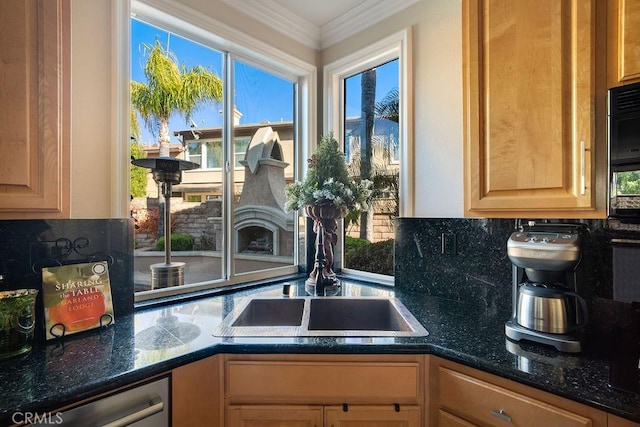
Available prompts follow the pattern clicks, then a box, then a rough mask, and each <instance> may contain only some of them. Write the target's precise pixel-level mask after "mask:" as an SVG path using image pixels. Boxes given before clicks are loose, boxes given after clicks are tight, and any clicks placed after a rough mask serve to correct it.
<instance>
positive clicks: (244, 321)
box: [231, 299, 304, 326]
mask: <svg viewBox="0 0 640 427" xmlns="http://www.w3.org/2000/svg"><path fill="white" fill-rule="evenodd" d="M303 313H304V300H303V299H253V300H250V301H249V303H248V304H247V305H246V307H245V308H244V310H242V312H241V313H240V315H239V316H238V317H237V318H236V319H235V320H234V322H233V323H232V324H231V326H300V325H302V315H303Z"/></svg>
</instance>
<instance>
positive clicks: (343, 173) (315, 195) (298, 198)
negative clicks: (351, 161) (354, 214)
mask: <svg viewBox="0 0 640 427" xmlns="http://www.w3.org/2000/svg"><path fill="white" fill-rule="evenodd" d="M372 188H373V183H372V182H371V181H370V180H368V179H363V180H360V181H359V182H357V181H356V180H354V179H353V178H352V177H350V176H349V174H348V172H347V168H346V165H345V163H344V155H343V154H342V153H341V152H340V149H339V147H338V142H337V141H336V140H335V139H334V138H333V136H332V135H329V136H325V137H323V138H322V140H321V141H320V144H319V145H318V149H317V151H316V154H314V155H313V156H312V157H311V159H309V170H308V172H307V176H306V178H305V180H304V181H302V182H300V181H297V182H294V183H292V184H289V185H287V186H286V188H285V193H286V195H287V202H286V204H285V209H286V210H287V211H294V210H298V209H303V208H304V207H305V206H307V205H312V204H320V205H322V204H333V205H335V207H336V208H338V209H339V210H340V212H341V214H342V216H345V215H346V214H347V213H348V212H349V211H354V210H357V211H366V210H367V209H369V202H370V201H371V195H372V191H373V190H372Z"/></svg>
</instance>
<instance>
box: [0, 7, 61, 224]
mask: <svg viewBox="0 0 640 427" xmlns="http://www.w3.org/2000/svg"><path fill="white" fill-rule="evenodd" d="M70 3H71V2H70V1H69V0H3V3H2V13H0V40H2V42H1V43H0V63H1V64H2V66H0V117H2V121H3V124H4V126H3V128H2V135H1V136H0V147H1V154H2V155H0V218H67V217H69V167H70V163H69V159H70V154H69V139H70V136H69V135H70V133H69V132H70V131H69V115H70V111H69V105H70V74H71V70H70V64H71V61H70V58H71V56H70V48H71V44H70Z"/></svg>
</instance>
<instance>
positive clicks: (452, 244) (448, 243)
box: [440, 233, 457, 255]
mask: <svg viewBox="0 0 640 427" xmlns="http://www.w3.org/2000/svg"><path fill="white" fill-rule="evenodd" d="M440 239H441V242H442V254H443V255H455V254H456V253H457V250H456V235H455V233H442V235H441V236H440Z"/></svg>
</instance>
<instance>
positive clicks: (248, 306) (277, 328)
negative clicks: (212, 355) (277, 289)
mask: <svg viewBox="0 0 640 427" xmlns="http://www.w3.org/2000/svg"><path fill="white" fill-rule="evenodd" d="M214 335H215V336H222V337H251V336H254V337H255V336H261V337H268V336H276V337H285V336H287V337H291V336H299V337H310V336H336V337H345V336H346V337H385V336H390V337H403V336H404V337H420V336H427V335H428V332H427V331H426V329H425V328H424V327H423V326H422V325H421V324H420V322H418V321H417V320H416V318H415V317H414V316H413V315H412V314H411V312H409V310H408V309H407V308H406V307H405V306H404V305H403V304H402V303H401V302H400V301H398V300H397V299H395V298H376V297H306V298H249V299H247V300H245V301H243V303H242V304H241V305H240V306H239V307H238V308H237V309H235V310H233V311H232V312H231V313H229V315H227V316H226V317H225V318H224V320H223V321H222V323H221V324H220V326H219V327H218V328H217V329H216V331H215V332H214Z"/></svg>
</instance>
